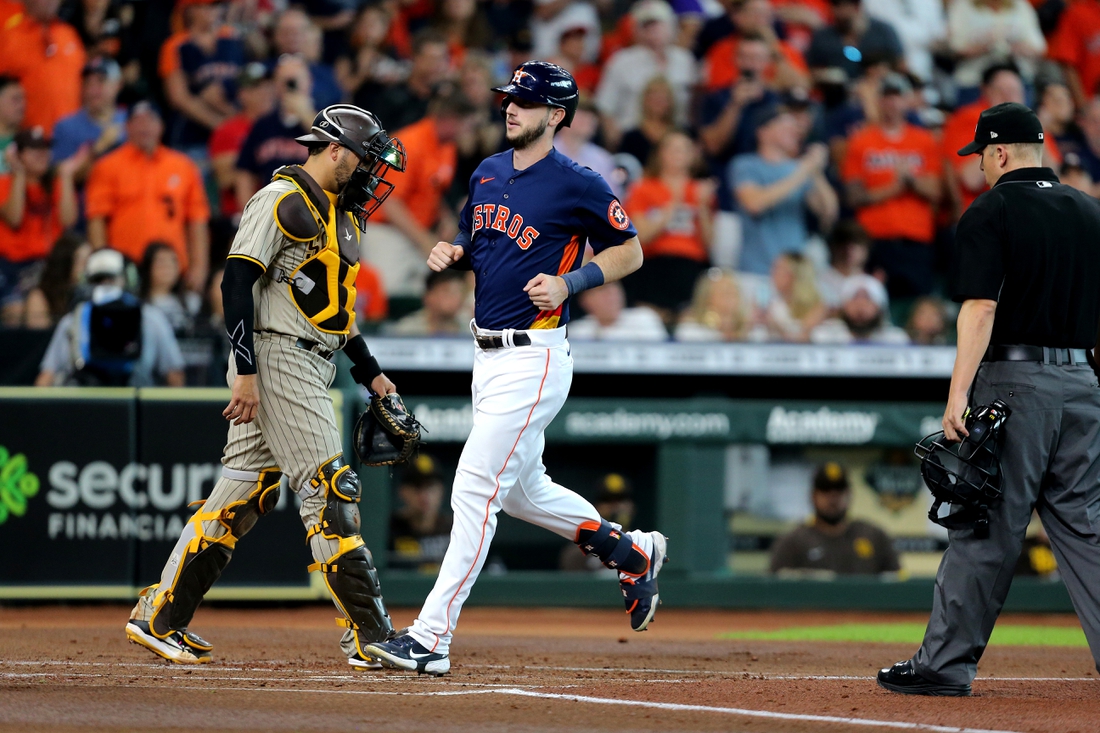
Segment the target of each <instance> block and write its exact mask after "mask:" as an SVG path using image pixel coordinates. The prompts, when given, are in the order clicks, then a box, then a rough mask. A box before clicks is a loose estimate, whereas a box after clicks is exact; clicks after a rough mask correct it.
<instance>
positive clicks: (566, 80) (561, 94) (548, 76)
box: [493, 61, 580, 127]
mask: <svg viewBox="0 0 1100 733" xmlns="http://www.w3.org/2000/svg"><path fill="white" fill-rule="evenodd" d="M493 91H494V92H501V93H503V94H505V95H507V96H505V97H504V101H503V102H501V103H500V114H501V116H504V115H505V114H506V112H505V110H507V109H508V102H509V97H519V98H520V99H525V100H527V101H528V102H535V103H536V104H545V105H546V106H548V107H560V108H561V109H563V110H565V119H564V120H562V122H561V127H569V125H570V124H571V123H572V122H573V115H574V114H576V112H577V102H578V100H579V99H580V92H579V91H578V90H577V82H576V81H575V80H574V79H573V75H572V74H570V73H569V72H568V71H566V70H565V69H563V68H562V67H560V66H558V65H557V64H552V63H550V62H549V61H524V62H523V63H522V64H520V65H519V66H517V67H516V70H515V71H514V72H512V81H511V82H510V83H508V84H505V85H504V86H500V87H493Z"/></svg>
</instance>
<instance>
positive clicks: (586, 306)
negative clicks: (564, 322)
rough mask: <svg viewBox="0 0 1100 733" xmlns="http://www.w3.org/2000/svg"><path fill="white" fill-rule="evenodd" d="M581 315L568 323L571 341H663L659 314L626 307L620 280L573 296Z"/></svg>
mask: <svg viewBox="0 0 1100 733" xmlns="http://www.w3.org/2000/svg"><path fill="white" fill-rule="evenodd" d="M577 302H578V304H579V305H580V307H581V308H582V309H583V310H584V312H585V316H584V317H583V318H577V319H574V320H571V321H570V322H569V338H570V339H571V340H572V341H667V340H668V331H667V330H666V329H665V324H664V323H663V322H662V321H661V317H660V316H659V315H657V313H656V312H655V311H654V310H652V309H650V308H646V307H645V306H638V307H635V308H627V307H626V293H625V292H624V291H623V286H622V283H620V282H610V283H607V284H606V285H601V286H599V287H598V288H592V289H591V290H585V291H584V292H582V293H580V294H579V295H578V297H577Z"/></svg>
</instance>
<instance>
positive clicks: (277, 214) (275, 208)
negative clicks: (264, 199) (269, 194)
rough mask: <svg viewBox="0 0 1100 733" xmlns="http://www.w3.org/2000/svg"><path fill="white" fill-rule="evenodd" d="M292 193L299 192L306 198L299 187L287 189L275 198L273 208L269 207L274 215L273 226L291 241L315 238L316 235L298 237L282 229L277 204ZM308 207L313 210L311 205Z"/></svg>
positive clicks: (310, 240)
mask: <svg viewBox="0 0 1100 733" xmlns="http://www.w3.org/2000/svg"><path fill="white" fill-rule="evenodd" d="M295 185H297V184H295ZM292 194H300V195H301V196H302V198H304V199H305V198H306V197H305V194H301V192H300V189H297V188H296V189H294V190H293V191H287V192H286V193H284V194H283V195H282V196H280V197H279V198H277V199H275V206H274V208H272V209H271V216H272V217H274V219H275V226H277V227H279V231H280V232H282V233H283V234H285V235H286V238H287V239H289V240H291V241H294V242H312V241H313V240H314V239H317V237H316V236H312V237H307V238H305V239H302V238H300V237H295V236H294V235H293V234H291V233H290V232H288V231H287V230H286V229H284V228H283V223H282V222H281V221H279V204H281V203H282V202H283V199H285V198H286V197H287V196H290V195H292ZM306 203H307V205H308V203H309V199H306ZM309 208H310V210H311V211H312V210H313V207H312V206H310V207H309Z"/></svg>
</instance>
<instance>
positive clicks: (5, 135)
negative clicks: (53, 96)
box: [0, 75, 27, 173]
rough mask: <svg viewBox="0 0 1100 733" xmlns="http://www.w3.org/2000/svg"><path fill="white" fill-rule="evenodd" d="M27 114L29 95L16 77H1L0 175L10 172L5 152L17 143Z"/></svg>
mask: <svg viewBox="0 0 1100 733" xmlns="http://www.w3.org/2000/svg"><path fill="white" fill-rule="evenodd" d="M26 112H27V95H26V94H25V93H24V92H23V85H22V84H20V83H19V80H18V79H16V78H15V77H14V76H6V75H0V173H7V172H8V158H7V156H6V155H4V152H5V151H6V150H7V149H8V147H9V146H10V145H11V144H12V143H13V142H15V133H17V132H19V130H21V129H22V128H23V117H24V116H25V115H26Z"/></svg>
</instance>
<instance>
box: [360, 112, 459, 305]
mask: <svg viewBox="0 0 1100 733" xmlns="http://www.w3.org/2000/svg"><path fill="white" fill-rule="evenodd" d="M475 115H476V110H475V109H474V107H473V105H471V104H470V101H469V100H468V99H466V97H465V96H464V95H463V94H462V93H461V92H457V91H451V92H445V93H441V94H440V95H438V96H437V97H436V98H435V99H433V100H432V104H431V106H430V107H429V113H428V116H427V117H425V118H424V119H422V120H420V121H419V122H416V123H414V124H412V125H410V126H409V127H406V128H404V129H401V130H397V131H396V132H395V133H394V134H395V136H396V137H397V138H398V139H400V140H401V142H402V143H404V145H405V149H406V150H407V151H408V153H409V158H408V163H407V164H406V166H405V171H404V173H395V174H393V176H392V180H393V183H394V191H393V194H392V195H391V196H390V197H389V198H388V199H386V206H385V211H383V210H382V209H379V210H378V211H376V212H375V213H374V216H372V217H371V220H370V222H369V223H368V224H367V233H366V241H367V243H368V244H367V257H368V259H369V260H370V262H371V264H372V265H374V267H375V269H377V270H378V272H379V274H381V276H382V282H383V283H384V284H385V288H386V292H387V293H389V294H390V295H391V296H395V295H399V296H407V295H419V294H420V293H422V292H423V287H424V275H425V274H426V273H427V271H428V266H427V264H425V262H426V259H427V256H428V253H430V252H431V251H432V247H434V246H435V244H436V242H438V241H440V240H443V241H448V242H449V241H451V240H452V239H453V237H454V235H455V233H456V232H457V231H458V220H457V218H456V217H455V214H454V211H453V210H452V209H451V208H450V207H449V206H447V204H446V202H445V201H444V200H443V194H444V193H445V192H446V191H447V189H448V188H450V185H451V181H452V179H453V177H454V173H455V164H456V158H457V149H456V146H455V141H456V140H457V139H458V138H459V137H460V136H461V135H462V134H463V133H465V132H467V131H468V130H469V129H471V128H472V125H473V123H474V121H475V120H476V119H477V118H476V116H475Z"/></svg>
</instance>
